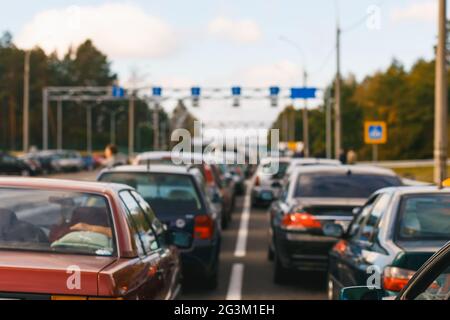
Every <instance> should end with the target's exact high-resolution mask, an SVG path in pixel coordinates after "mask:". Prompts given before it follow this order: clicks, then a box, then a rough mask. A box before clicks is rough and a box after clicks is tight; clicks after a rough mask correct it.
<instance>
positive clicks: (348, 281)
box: [341, 193, 391, 287]
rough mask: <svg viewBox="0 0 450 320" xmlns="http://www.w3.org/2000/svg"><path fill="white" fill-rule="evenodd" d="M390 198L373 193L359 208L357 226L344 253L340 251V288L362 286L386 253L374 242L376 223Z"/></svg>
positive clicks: (351, 231) (385, 194)
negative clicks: (341, 265) (363, 205)
mask: <svg viewBox="0 0 450 320" xmlns="http://www.w3.org/2000/svg"><path fill="white" fill-rule="evenodd" d="M390 199H391V194H390V193H380V194H377V195H376V196H375V197H374V198H372V199H371V201H370V202H369V203H368V204H367V205H366V206H365V207H364V208H363V210H362V211H361V214H360V216H359V217H358V219H357V220H358V224H355V225H353V226H351V228H352V229H351V230H350V233H352V235H351V237H350V239H349V242H348V250H346V251H345V252H344V260H345V262H344V264H343V265H344V266H343V268H342V270H341V279H342V280H343V281H342V284H343V285H344V286H346V287H347V286H365V285H368V284H367V279H368V277H369V276H370V275H371V274H373V272H374V271H376V272H381V270H377V269H373V268H376V267H377V263H378V261H379V260H380V258H381V257H380V256H381V255H384V256H386V252H384V250H383V249H382V248H381V247H380V246H379V244H378V243H377V241H376V240H377V239H376V238H377V232H378V224H379V222H380V220H381V217H382V216H383V214H384V212H385V211H386V209H387V207H388V205H389V202H390Z"/></svg>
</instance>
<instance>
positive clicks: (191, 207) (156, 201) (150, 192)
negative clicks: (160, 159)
mask: <svg viewBox="0 0 450 320" xmlns="http://www.w3.org/2000/svg"><path fill="white" fill-rule="evenodd" d="M100 181H103V182H113V183H121V184H126V185H128V186H131V187H133V188H135V189H136V191H137V192H139V194H140V195H141V196H142V197H143V198H144V199H145V201H147V202H148V203H149V204H150V206H151V207H152V209H153V210H154V211H155V212H156V214H157V215H158V216H159V217H162V216H164V214H165V213H168V212H169V213H171V214H186V213H190V214H201V213H203V212H205V210H204V204H203V201H202V198H201V196H200V194H199V191H198V188H197V187H196V185H195V182H194V179H193V178H192V177H191V176H189V175H180V174H167V173H142V172H138V173H129V172H123V173H121V172H117V173H116V172H113V173H106V174H104V175H102V176H101V177H100Z"/></svg>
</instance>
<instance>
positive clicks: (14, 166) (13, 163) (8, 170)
mask: <svg viewBox="0 0 450 320" xmlns="http://www.w3.org/2000/svg"><path fill="white" fill-rule="evenodd" d="M1 162H2V172H3V173H4V174H7V175H11V174H19V173H21V168H20V167H19V161H18V160H17V159H16V158H14V157H11V156H10V155H7V154H4V155H3V157H2V160H1Z"/></svg>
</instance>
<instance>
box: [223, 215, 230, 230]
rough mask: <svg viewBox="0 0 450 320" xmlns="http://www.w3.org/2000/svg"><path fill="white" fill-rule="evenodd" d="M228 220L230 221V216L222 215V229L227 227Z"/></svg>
mask: <svg viewBox="0 0 450 320" xmlns="http://www.w3.org/2000/svg"><path fill="white" fill-rule="evenodd" d="M229 222H230V218H229V217H228V216H222V229H223V230H226V229H228V225H229Z"/></svg>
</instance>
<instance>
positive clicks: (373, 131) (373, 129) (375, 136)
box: [364, 121, 387, 144]
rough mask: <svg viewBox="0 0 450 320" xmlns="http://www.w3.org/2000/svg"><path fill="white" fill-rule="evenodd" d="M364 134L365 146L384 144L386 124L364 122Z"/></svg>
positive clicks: (381, 122) (385, 140)
mask: <svg viewBox="0 0 450 320" xmlns="http://www.w3.org/2000/svg"><path fill="white" fill-rule="evenodd" d="M364 132H365V133H364V140H365V142H366V144H385V143H386V142H387V124H386V122H383V121H366V122H365V123H364Z"/></svg>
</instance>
